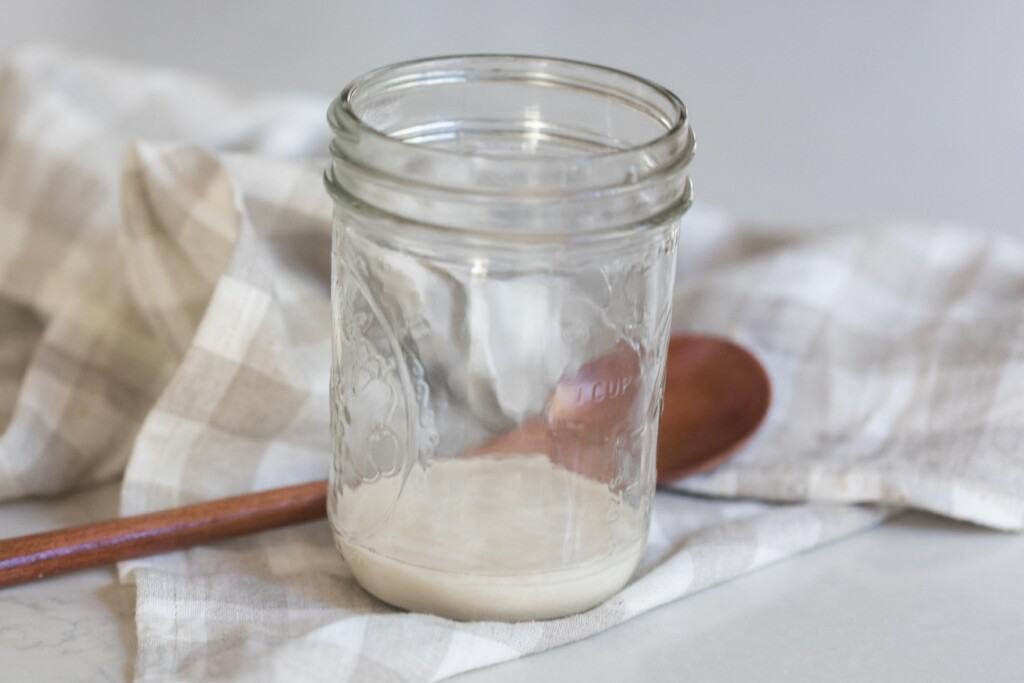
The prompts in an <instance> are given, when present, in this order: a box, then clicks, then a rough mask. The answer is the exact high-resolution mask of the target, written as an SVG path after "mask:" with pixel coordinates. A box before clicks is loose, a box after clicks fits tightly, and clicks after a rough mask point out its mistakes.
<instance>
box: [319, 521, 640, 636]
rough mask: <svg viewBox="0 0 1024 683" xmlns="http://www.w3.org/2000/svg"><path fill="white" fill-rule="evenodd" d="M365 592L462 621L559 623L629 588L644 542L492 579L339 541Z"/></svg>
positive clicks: (484, 575) (387, 600) (389, 601)
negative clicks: (553, 567)
mask: <svg viewBox="0 0 1024 683" xmlns="http://www.w3.org/2000/svg"><path fill="white" fill-rule="evenodd" d="M336 543H337V545H338V549H339V550H340V551H341V554H342V556H343V557H344V558H345V561H346V562H347V563H348V566H349V568H350V569H351V570H352V574H353V576H354V577H355V579H356V581H358V582H359V585H360V586H362V588H363V589H364V590H366V591H367V592H368V593H370V594H371V595H373V596H374V597H376V598H379V599H380V600H383V601H384V602H386V603H388V604H390V605H394V606H396V607H400V608H402V609H406V610H409V611H412V612H427V613H431V614H436V615H438V616H441V617H446V618H448V619H455V620H459V621H532V620H537V619H555V618H558V617H564V616H568V615H571V614H577V613H579V612H583V611H586V610H588V609H590V608H592V607H596V606H597V605H599V604H600V603H602V602H604V601H605V600H606V599H607V598H609V597H611V596H612V595H614V594H615V593H616V592H617V591H618V590H619V589H621V588H622V587H623V586H625V585H626V582H627V581H629V578H630V577H631V576H632V575H633V572H634V571H635V570H636V567H637V565H638V564H639V562H640V557H641V555H642V554H643V545H644V544H643V543H642V542H639V541H638V542H637V543H635V544H633V545H630V546H627V547H623V548H620V549H618V550H616V551H615V552H612V553H610V554H608V555H606V556H605V557H602V558H599V559H597V560H594V561H591V562H587V563H586V564H583V565H578V566H575V567H566V568H564V569H559V570H556V571H546V572H536V573H524V574H512V575H493V574H492V575H488V574H475V573H469V572H454V571H446V570H440V569H432V568H428V567H422V566H418V565H415V564H410V563H407V562H402V561H400V560H396V559H394V558H390V557H386V556H384V555H381V554H379V553H376V552H374V551H372V550H369V549H367V548H363V547H361V546H358V545H355V544H350V543H346V542H345V541H343V540H341V539H336Z"/></svg>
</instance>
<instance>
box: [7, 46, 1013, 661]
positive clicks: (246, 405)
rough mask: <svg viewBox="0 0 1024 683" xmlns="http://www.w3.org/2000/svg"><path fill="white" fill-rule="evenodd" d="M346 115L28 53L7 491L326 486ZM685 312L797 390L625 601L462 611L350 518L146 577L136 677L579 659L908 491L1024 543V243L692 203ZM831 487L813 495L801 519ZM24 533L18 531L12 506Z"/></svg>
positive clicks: (10, 131) (141, 573)
mask: <svg viewBox="0 0 1024 683" xmlns="http://www.w3.org/2000/svg"><path fill="white" fill-rule="evenodd" d="M324 106H325V103H323V102H320V101H315V100H303V99H288V100H280V99H274V100H262V101H241V100H236V99H233V98H229V97H227V96H225V95H223V94H221V93H220V92H219V91H218V90H216V89H215V88H212V87H211V86H208V85H203V84H201V83H197V82H196V81H193V80H190V79H186V78H184V77H181V76H177V75H173V74H168V73H165V72H159V71H146V70H136V69H128V68H125V67H121V66H117V65H113V64H109V63H104V62H100V61H94V60H90V59H83V58H81V57H73V56H68V55H65V54H62V53H61V52H59V51H53V50H34V51H30V52H27V53H21V54H19V55H18V56H16V57H15V58H14V60H13V61H11V62H10V63H9V64H8V65H7V66H6V67H5V68H4V69H3V70H2V71H0V231H2V232H0V236H2V237H0V330H2V334H0V425H2V428H3V435H2V438H0V496H2V497H8V498H9V497H14V496H19V495H26V494H32V493H42V492H55V491H60V490H64V489H67V488H70V487H73V486H78V485H83V484H86V483H89V482H92V481H98V480H100V479H104V478H110V477H114V476H117V475H118V473H119V472H120V471H121V469H122V467H124V465H125V463H126V461H127V471H126V472H125V474H124V487H123V494H122V510H123V512H125V513H126V514H128V513H135V512H141V511H144V510H150V509H155V508H159V507H164V506H169V505H177V504H182V503H187V502H190V501H194V500H198V499H202V498H208V497H215V496H223V495H228V494H231V493H236V492H241V491H247V490H252V489H258V488H266V487H271V486H278V485H284V484H287V483H292V482H298V481H304V480H309V479H313V478H319V477H322V476H324V474H325V472H326V469H327V463H328V458H329V430H328V428H327V400H326V391H327V368H328V364H329V358H328V355H329V350H328V344H327V339H328V334H329V308H328V286H327V282H328V280H327V274H328V272H329V269H330V263H329V250H328V244H329V226H328V219H329V213H330V206H329V203H328V200H327V198H326V195H325V194H324V192H323V190H322V187H321V183H320V177H319V167H320V165H321V164H320V163H316V162H307V161H295V160H292V161H289V160H286V159H285V157H292V158H309V157H310V156H311V154H317V153H319V152H320V150H322V149H323V144H324V141H323V137H322V136H323V129H324V128H325V125H324V124H323V122H322V116H323V108H324ZM681 245H682V254H681V266H680V268H681V270H680V275H681V277H680V284H679V290H678V294H677V301H676V310H675V319H674V325H675V327H676V328H677V329H700V330H706V331H712V332H718V333H723V334H728V335H731V336H734V337H736V338H738V339H740V340H741V341H743V342H745V343H746V344H748V345H749V346H750V347H752V348H753V349H755V350H756V351H757V352H758V354H759V355H760V356H761V357H762V359H763V360H764V361H765V363H766V365H767V366H768V368H769V371H770V373H771V375H772V378H773V381H774V383H775V390H776V391H775V403H774V406H773V409H772V413H771V415H770V417H769V421H768V423H767V425H766V426H765V429H764V430H763V431H762V433H761V434H760V435H759V436H758V437H757V438H756V439H755V440H754V442H753V443H751V444H750V446H749V447H748V448H747V449H745V450H744V452H743V453H741V454H740V455H739V457H737V458H736V459H735V460H734V461H733V462H732V463H730V464H728V465H726V466H724V467H722V468H720V469H718V470H716V471H714V472H712V473H710V474H708V475H705V476H703V477H700V478H696V479H691V480H687V481H686V482H681V483H680V484H679V488H680V489H684V490H685V491H690V492H694V491H695V492H700V493H711V494H722V495H726V496H739V497H744V498H746V497H757V498H762V499H771V500H775V501H790V502H787V503H770V502H753V501H750V500H727V499H720V498H713V497H706V496H693V495H688V494H686V493H680V492H669V491H666V492H662V493H659V494H658V496H657V500H656V504H655V513H654V520H653V526H652V532H651V540H650V543H649V547H648V551H647V554H646V556H645V559H644V563H643V566H642V567H641V569H640V571H639V572H638V574H637V576H636V577H635V578H634V580H633V582H632V583H631V584H630V585H629V586H628V587H627V588H626V589H625V590H623V591H622V592H621V593H620V594H619V595H617V596H615V597H613V598H612V599H610V600H609V601H608V602H606V603H605V604H603V605H601V606H599V607H598V608H596V609H594V610H592V611H590V612H587V613H585V614H581V615H577V616H574V617H569V618H566V619H559V620H554V621H549V622H537V623H525V624H505V623H457V622H452V621H448V620H444V619H440V618H437V617H431V616H425V615H418V614H407V613H402V612H397V611H394V610H392V609H390V608H388V607H387V606H385V605H383V604H382V603H380V602H378V601H376V600H375V599H373V598H371V597H369V596H368V595H367V594H365V593H364V592H362V591H361V590H360V589H359V588H358V586H357V585H356V584H355V583H354V582H353V580H352V578H351V576H350V574H349V572H348V571H347V568H346V567H345V565H344V563H343V561H342V560H341V559H340V557H339V556H338V554H337V553H336V552H335V551H334V549H333V547H332V544H331V539H330V534H329V531H328V529H327V526H326V524H324V523H315V524H308V525H305V526H302V527H298V528H293V529H286V530H280V531H276V532H272V533H267V534H263V535H260V536H254V537H251V538H244V539H239V540H236V541H232V542H229V543H222V544H218V545H216V546H211V547H204V548H196V549H193V550H190V551H188V552H181V553H173V554H169V555H165V556H162V557H158V558H147V559H144V560H138V561H134V562H131V563H125V564H123V565H122V567H121V573H122V577H123V578H124V579H125V580H129V581H134V582H135V583H136V584H137V587H138V592H137V594H138V603H137V615H136V619H137V625H138V636H139V638H138V640H139V651H138V659H137V662H136V667H135V676H136V680H139V681H200V680H217V681H292V680H309V681H347V680H352V681H375V680H385V681H392V680H402V681H420V680H437V679H441V678H444V677H446V676H450V675H453V674H455V673H458V672H460V671H465V670H468V669H471V668H475V667H480V666H485V665H488V664H492V663H496V662H500V661H504V660H508V659H511V658H514V657H518V656H521V655H524V654H527V653H531V652H537V651H540V650H543V649H546V648H550V647H554V646H557V645H560V644H563V643H567V642H571V641H573V640H577V639H579V638H582V637H585V636H586V635H588V634H591V633H594V632H597V631H600V630H603V629H606V628H609V627H611V626H613V625H615V624H617V623H620V622H621V621H623V620H625V619H629V618H630V617H632V616H634V615H636V614H639V613H641V612H643V611H645V610H648V609H651V608H652V607H655V606H657V605H661V604H664V603H666V602H668V601H671V600H675V599H677V598H679V597H681V596H683V595H686V594H688V593H691V592H693V591H696V590H699V589H701V588H703V587H706V586H709V585H711V584H714V583H718V582H721V581H724V580H727V579H729V578H732V577H735V576H738V575H740V574H743V573H745V572H748V571H751V570H753V569H755V568H757V567H760V566H763V565H765V564H767V563H770V562H773V561H776V560H778V559H782V558H785V557H788V556H791V555H793V554H796V553H799V552H801V551H804V550H807V549H810V548H813V547H815V546H817V545H820V544H821V543H824V542H827V541H829V540H832V539H835V538H839V537H841V536H843V535H846V534H849V533H851V532H854V531H856V530H859V529H864V528H867V527H869V526H871V525H873V524H875V523H877V522H878V521H879V520H880V519H882V518H883V517H884V515H885V514H886V512H884V509H885V508H883V507H878V506H853V505H848V504H846V503H849V502H858V501H862V502H871V503H881V504H885V505H899V506H902V505H911V506H916V507H921V508H925V509H929V510H932V511H935V512H938V513H940V514H945V515H949V516H953V517H957V518H960V519H966V520H970V521H973V522H977V523H980V524H985V525H989V526H993V527H997V528H1005V529H1020V528H1022V526H1024V449H1022V444H1024V329H1022V326H1024V309H1022V308H1021V306H1020V305H1019V302H1020V301H1021V300H1022V297H1024V247H1022V246H1021V245H1019V244H1016V243H1014V242H1013V241H1011V240H1009V239H1006V238H995V237H990V236H983V235H979V234H975V233H971V232H968V231H964V230H957V229H953V228H939V227H930V228H924V227H921V228H915V227H907V226H902V225H892V226H883V227H879V228H876V229H868V228H862V229H857V230H849V231H841V232H828V233H816V234H813V235H809V234H807V233H803V234H797V233H793V234H786V233H782V232H773V231H765V230H758V231H749V230H743V229H740V228H738V227H736V226H735V225H733V224H732V223H730V222H729V221H727V220H725V219H723V218H722V217H720V216H717V215H715V214H712V213H710V212H707V211H695V212H694V213H693V214H692V215H691V217H690V219H689V221H688V225H687V228H686V232H685V234H684V235H683V237H682V239H681ZM808 500H811V501H814V502H806V501H808ZM0 523H2V520H0Z"/></svg>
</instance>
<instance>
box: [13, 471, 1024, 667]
mask: <svg viewBox="0 0 1024 683" xmlns="http://www.w3.org/2000/svg"><path fill="white" fill-rule="evenodd" d="M116 496H117V488H116V486H104V487H100V488H98V489H93V490H90V491H85V492H82V493H78V494H74V495H72V496H69V497H67V498H64V499H60V500H47V501H22V502H17V503H7V504H4V505H0V520H3V527H2V534H3V535H5V536H6V535H13V534H21V533H30V532H33V531H39V530H43V529H47V528H51V527H54V526H59V525H66V524H71V523H79V522H84V521H87V520H90V519H96V518H99V517H103V516H107V515H110V514H113V513H114V511H115V508H116ZM1021 567H1024V535H1017V534H1005V533H1000V532H994V531H988V530H983V529H979V528H976V527H972V526H968V525H963V524H956V523H952V522H948V521H945V520H942V519H939V518H936V517H932V516H928V515H924V514H919V513H911V514H906V515H903V516H901V517H899V518H896V519H895V520H892V521H890V522H889V523H887V524H885V525H884V526H882V527H879V528H877V529H874V530H871V531H867V532H863V533H861V534H858V535H856V536H854V537H851V538H847V539H845V540H841V541H838V542H836V543H833V544H831V545H829V546H825V547H823V548H819V549H817V550H815V551H813V552H811V553H809V554H806V555H804V556H801V557H797V558H794V559H791V560H788V561H784V562H781V563H779V564H776V565H773V566H770V567H767V568H765V569H762V570H761V571H758V572H755V573H753V574H750V575H747V576H744V577H742V578H740V579H737V580H735V581H732V582H729V583H726V584H723V585H720V586H716V587H714V588H711V589H708V590H706V591H704V592H702V593H698V594H696V595H693V596H690V597H688V598H684V599H683V600H680V601H678V602H676V603H674V604H672V605H668V606H666V607H663V608H661V609H658V610H655V611H653V612H651V613H649V614H646V615H644V616H642V617H639V618H637V619H634V620H633V621H630V622H627V623H626V624H623V625H621V626H618V627H616V628H613V629H611V630H609V631H606V632H604V633H602V634H599V635H597V636H594V637H592V638H589V639H587V640H584V641H581V642H578V643H574V644H572V645H567V646H565V647H562V648H558V649H556V650H552V651H549V652H546V653H542V654H539V655H535V656H532V657H527V658H524V659H520V660H517V661H514V662H509V663H506V664H501V665H498V666H495V667H492V668H489V669H483V670H480V671H476V672H472V673H469V674H466V675H464V676H462V677H460V678H458V679H457V680H459V681H464V682H465V683H472V682H475V681H490V682H494V681H510V682H511V681H524V680H530V681H539V682H543V681H567V680H590V681H610V680H621V681H628V680H642V681H673V682H674V681H680V680H706V681H718V682H721V683H728V682H730V681H751V680H758V681H761V682H762V683H767V682H770V681H780V682H781V681H787V682H789V681H794V680H808V681H810V680H813V681H844V682H849V681H872V682H878V681H890V680H891V681H907V680H920V681H929V682H930V683H942V682H944V681H950V682H952V681H957V682H960V681H965V680H985V681H989V682H994V681H1007V682H1010V681H1013V682H1014V683H1017V682H1018V681H1020V680H1021V676H1022V669H1021V664H1022V656H1021V654H1020V644H1021V643H1022V642H1024V582H1022V580H1021V572H1020V568H1021ZM116 581H117V580H116V576H115V574H114V571H113V570H112V569H96V570H91V571H86V572H81V573H79V574H75V575H70V576H66V577H62V578H54V579H49V580H47V581H42V582H39V583H35V584H29V585H24V586H19V587H15V588H9V589H6V590H0V663H2V667H3V670H2V673H0V679H2V680H9V681H128V680H131V673H132V665H133V656H134V651H135V640H134V639H135V633H134V623H133V621H132V608H133V606H134V596H133V595H132V589H131V588H130V587H125V586H120V585H118V584H117V582H116Z"/></svg>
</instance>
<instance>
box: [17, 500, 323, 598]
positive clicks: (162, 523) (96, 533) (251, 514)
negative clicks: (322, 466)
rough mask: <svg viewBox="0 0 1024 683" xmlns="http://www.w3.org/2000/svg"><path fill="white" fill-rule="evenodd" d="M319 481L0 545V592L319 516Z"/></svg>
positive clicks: (42, 534)
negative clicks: (57, 575) (13, 586)
mask: <svg viewBox="0 0 1024 683" xmlns="http://www.w3.org/2000/svg"><path fill="white" fill-rule="evenodd" d="M326 501H327V482H326V481H322V480H321V481H314V482H309V483H308V484H298V485H296V486H286V487H284V488H279V489H270V490H267V491H260V492H258V493H249V494H245V495H242V496H234V497H232V498H221V499H218V500H211V501H207V502H204V503H196V504H194V505H186V506H184V507H178V508H171V509H170V510H161V511H159V512H151V513H148V514H145V515H136V516H134V517H119V518H116V519H109V520H105V521H102V522H96V523H94V524H86V525H83V526H77V527H70V528H67V529H58V530H56V531H47V532H44V533H40V534H32V535H30V536H19V537H17V538H9V539H5V540H0V588H2V587H4V586H11V585H14V584H17V583H24V582H27V581H34V580H36V579H42V578H45V577H48V576H52V575H54V574H63V573H64V572H71V571H76V570H78V569H85V568H87V567H96V566H99V565H104V564H110V563H113V562H118V561H120V560H127V559H130V558H133V557H142V556H144V555H156V554H158V553H165V552H168V551H171V550H179V549H181V548H187V547H189V546H193V545H198V544H200V543H208V542H210V541H215V540H219V539H222V538H229V537H232V536H240V535H243V534H249V533H253V532H256V531H265V530H267V529H274V528H277V527H281V526H286V525H289V524H298V523H300V522H308V521H311V520H315V519H321V518H323V517H324V516H325V515H326V513H327V509H326Z"/></svg>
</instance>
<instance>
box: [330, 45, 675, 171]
mask: <svg viewBox="0 0 1024 683" xmlns="http://www.w3.org/2000/svg"><path fill="white" fill-rule="evenodd" d="M471 60H500V61H505V62H509V63H515V62H522V63H524V64H525V63H528V62H538V63H542V62H548V63H553V64H556V65H561V66H566V67H577V68H583V69H587V70H590V71H593V72H594V73H595V74H603V75H605V76H615V77H620V78H624V79H627V80H629V81H632V82H633V83H635V84H637V85H640V86H643V87H645V88H648V89H649V90H650V91H651V92H652V93H653V94H656V95H657V96H659V97H662V98H664V99H665V100H666V101H667V102H668V103H669V104H670V106H671V108H672V110H673V111H672V120H671V121H670V122H668V121H665V120H664V119H662V124H663V125H665V124H667V125H666V127H665V130H663V131H661V132H660V133H659V134H658V135H656V136H655V137H653V138H651V139H650V140H645V141H643V142H641V143H638V144H635V145H630V146H628V147H624V148H622V149H614V150H602V151H593V152H582V153H579V154H573V155H571V156H568V157H566V158H567V159H570V160H573V161H575V160H583V161H595V160H615V159H621V158H624V157H628V156H631V155H636V154H638V153H641V154H642V153H644V152H646V151H649V150H652V149H655V148H657V147H659V146H662V145H664V144H665V143H666V141H671V140H673V139H676V138H679V137H680V136H681V135H686V134H687V133H688V127H689V120H688V115H687V110H686V105H685V104H684V103H683V101H682V100H681V99H680V98H679V97H678V96H677V95H676V94H675V93H674V92H672V91H671V90H669V89H668V88H666V87H664V86H662V85H659V84H658V83H656V82H654V81H651V80H649V79H647V78H644V77H643V76H639V75H637V74H634V73H631V72H629V71H625V70H622V69H616V68H614V67H610V66H604V65H601V64H595V63H593V62H587V61H584V60H576V59H568V58H564V57H549V56H545V55H531V54H521V53H497V52H495V53H464V54H450V55H439V56H435V57H421V58H417V59H409V60H405V61H401V62H395V63H393V64H388V65H386V66H381V67H378V68H376V69H373V70H372V71H368V72H367V73H365V74H363V75H361V76H359V77H357V78H356V79H354V80H353V81H351V82H350V83H349V84H348V85H346V86H345V87H344V88H343V89H342V91H341V93H340V94H339V95H338V96H337V97H336V98H335V99H334V101H333V102H332V103H331V105H330V107H329V108H328V115H327V120H328V123H329V124H330V126H331V128H332V129H333V130H334V132H335V133H336V134H337V133H341V132H343V131H345V130H347V129H350V128H355V129H356V130H358V131H359V132H361V133H363V134H366V135H369V136H371V137H373V138H376V139H377V140H378V141H380V142H381V143H382V144H385V145H389V146H390V145H395V146H396V149H408V148H409V147H414V146H415V147H416V148H417V151H419V152H421V153H422V152H423V151H425V150H426V151H428V152H429V153H430V154H431V155H435V154H436V155H438V156H440V157H446V156H447V157H456V158H458V157H461V158H465V157H468V156H476V155H477V154H478V153H476V152H472V153H471V152H466V151H463V150H451V149H441V148H424V147H423V146H422V145H419V144H418V143H411V142H408V141H406V140H402V139H399V138H395V137H393V136H391V135H389V134H388V133H386V132H385V131H382V130H379V129H378V128H376V127H374V126H372V125H370V124H369V123H367V122H366V121H364V120H363V118H362V117H361V116H360V115H359V114H358V113H357V112H356V111H355V109H354V107H353V97H354V96H355V95H356V94H358V93H359V91H360V90H361V89H365V88H369V87H371V86H373V85H384V84H385V83H386V81H387V79H386V77H387V76H388V74H392V73H396V72H400V71H402V70H406V69H411V68H414V67H419V68H423V67H428V66H431V65H437V66H442V65H447V64H457V63H458V62H464V61H471ZM425 75H427V74H422V73H421V74H418V77H419V78H423V77H424V76H425ZM538 76H539V74H536V73H535V74H533V79H535V80H544V81H548V83H546V84H547V85H563V86H566V85H569V86H573V87H580V84H579V83H572V82H569V81H566V80H563V79H559V78H556V77H554V76H552V75H550V74H547V75H545V76H543V77H542V78H538ZM434 78H435V80H434V81H433V82H431V81H429V80H428V81H427V83H429V84H441V83H444V82H458V81H455V80H448V81H443V80H439V79H438V78H437V76H436V75H435V77H434ZM449 78H450V77H449ZM605 94H611V93H608V92H605ZM619 99H622V100H625V99H626V98H625V97H624V96H622V95H619ZM632 103H633V104H636V103H637V100H636V98H634V99H633V102H632ZM647 113H650V112H649V111H648V112H647ZM688 137H689V138H691V139H692V135H689V136H688ZM688 144H691V146H692V143H690V142H689V141H688ZM492 158H495V159H498V158H497V157H492ZM500 159H501V160H512V159H514V160H515V162H516V163H525V164H541V163H548V164H550V163H551V159H550V158H542V157H537V156H534V155H522V156H517V157H501V158H500Z"/></svg>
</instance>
